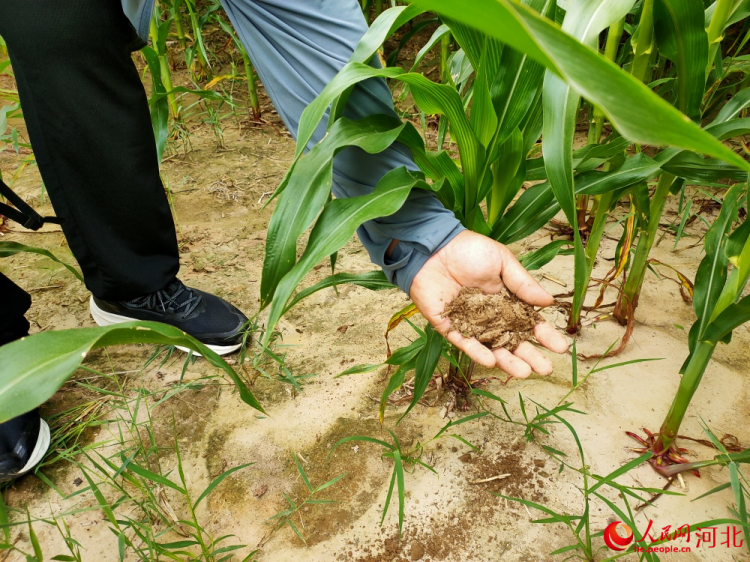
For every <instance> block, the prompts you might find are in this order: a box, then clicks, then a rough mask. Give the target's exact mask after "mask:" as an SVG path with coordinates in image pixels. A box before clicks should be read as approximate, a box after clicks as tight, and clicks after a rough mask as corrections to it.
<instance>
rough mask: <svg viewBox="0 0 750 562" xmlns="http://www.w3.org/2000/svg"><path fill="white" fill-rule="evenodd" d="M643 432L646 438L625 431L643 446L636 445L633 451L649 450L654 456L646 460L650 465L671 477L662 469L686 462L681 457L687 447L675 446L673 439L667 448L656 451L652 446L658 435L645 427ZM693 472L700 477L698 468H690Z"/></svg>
mask: <svg viewBox="0 0 750 562" xmlns="http://www.w3.org/2000/svg"><path fill="white" fill-rule="evenodd" d="M643 432H644V433H645V434H646V438H645V439H644V438H642V437H641V436H640V435H638V434H637V433H633V432H632V431H626V432H625V433H626V434H627V436H628V437H631V438H633V439H635V440H636V441H638V443H640V444H641V445H643V447H636V448H635V449H634V451H635V452H636V453H639V454H643V453H646V452H648V451H651V452H652V453H653V454H654V456H653V457H651V458H650V459H649V461H648V463H649V464H650V465H651V467H652V468H653V469H654V470H655V471H656V472H658V473H659V474H661V475H662V476H664V477H665V478H671V475H669V474H666V473H665V472H664V471H663V470H662V469H663V468H664V467H666V466H671V465H675V464H687V463H689V462H690V461H689V460H688V459H686V458H685V457H683V456H682V455H683V454H686V453H690V451H689V450H688V449H683V448H682V447H678V446H677V442H676V441H674V442H673V443H672V445H671V446H670V447H669V449H668V450H666V451H662V452H657V451H655V450H654V447H655V446H656V442H657V440H658V439H659V435H657V434H654V433H651V432H650V431H649V430H648V429H646V428H645V427H644V428H643ZM691 472H692V473H693V474H695V475H696V476H697V477H698V478H700V477H701V474H700V472H698V470H697V469H696V470H692V471H691Z"/></svg>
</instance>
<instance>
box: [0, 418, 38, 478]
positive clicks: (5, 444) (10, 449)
mask: <svg viewBox="0 0 750 562" xmlns="http://www.w3.org/2000/svg"><path fill="white" fill-rule="evenodd" d="M49 443H50V437H49V426H48V425H47V422H45V421H44V420H43V419H42V418H40V417H39V412H37V411H36V410H34V411H31V412H29V413H27V414H24V415H22V416H18V417H17V418H13V419H12V420H9V421H7V422H5V423H1V424H0V482H7V481H9V480H13V479H15V478H18V477H19V476H22V475H23V474H26V473H27V472H29V471H31V470H32V469H33V468H34V467H35V466H36V465H38V464H39V463H40V462H41V461H42V459H43V458H44V455H45V453H46V452H47V449H49Z"/></svg>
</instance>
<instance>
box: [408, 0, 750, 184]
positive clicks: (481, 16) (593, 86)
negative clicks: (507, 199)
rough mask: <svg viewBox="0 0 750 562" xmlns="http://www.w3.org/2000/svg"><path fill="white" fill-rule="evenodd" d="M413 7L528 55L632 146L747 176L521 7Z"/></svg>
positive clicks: (694, 129) (705, 139)
mask: <svg viewBox="0 0 750 562" xmlns="http://www.w3.org/2000/svg"><path fill="white" fill-rule="evenodd" d="M415 4H416V5H418V6H420V7H425V8H428V9H430V10H433V11H435V12H437V13H438V14H440V15H445V16H449V17H451V18H453V19H455V20H456V21H460V22H463V23H465V24H467V25H471V26H474V27H476V28H477V29H479V30H481V31H483V32H484V33H486V34H488V35H490V36H492V37H495V38H497V39H499V40H500V41H502V42H504V43H505V44H506V45H510V46H511V47H513V48H515V49H517V50H519V51H521V52H524V53H526V54H527V55H529V56H530V57H531V58H532V59H534V60H536V61H537V62H539V63H541V64H543V65H544V66H545V67H546V68H547V69H548V70H550V71H551V72H553V73H555V74H556V75H558V76H560V77H562V78H563V79H564V80H565V81H566V82H567V83H568V84H570V86H571V87H572V88H573V89H574V90H575V91H576V92H577V93H578V94H580V95H581V96H583V97H584V98H586V99H587V100H589V101H590V102H592V103H593V104H594V105H596V106H598V107H600V108H601V109H602V110H603V111H604V113H605V114H606V115H607V117H608V118H609V120H610V122H611V123H612V124H613V126H614V127H615V128H616V129H617V130H618V131H619V132H620V133H621V134H622V135H623V136H624V137H626V138H628V139H629V140H631V141H633V142H640V143H645V144H652V145H667V146H677V147H681V148H685V149H688V150H693V151H696V152H701V153H705V154H710V155H711V156H714V157H716V158H720V159H722V160H725V161H726V162H729V163H732V164H735V165H736V166H738V167H741V168H743V169H746V170H750V164H749V163H747V162H745V161H744V160H743V159H742V158H741V157H739V156H738V155H736V154H735V153H734V152H733V151H731V150H730V149H729V148H727V147H725V146H724V145H722V144H721V143H720V142H718V141H716V139H714V138H713V137H711V135H709V134H708V133H706V132H705V131H703V130H701V129H700V127H698V126H697V125H695V124H694V123H692V122H689V120H688V119H686V118H685V115H684V114H682V113H681V112H680V111H678V110H677V109H675V108H674V107H672V106H671V105H669V104H668V103H667V102H666V101H664V100H663V99H661V98H660V97H659V96H657V95H656V94H654V93H653V92H652V91H651V90H649V89H648V87H647V86H645V85H644V84H642V83H640V82H639V81H638V80H636V79H634V78H633V77H632V76H630V75H629V74H627V73H625V72H623V71H622V70H621V69H619V68H618V67H617V66H616V65H615V64H614V63H612V62H610V61H608V60H607V59H605V58H604V57H602V56H601V55H599V54H598V53H596V52H595V51H593V50H592V49H590V48H588V47H586V46H584V45H582V44H581V43H579V42H578V41H577V40H576V39H574V38H573V37H571V36H570V35H568V34H567V33H565V32H563V31H561V30H560V29H559V28H557V27H556V26H555V25H554V24H553V23H551V22H550V21H548V20H547V19H545V18H543V17H542V16H540V15H539V14H537V13H536V12H535V11H534V10H532V9H531V8H528V7H527V6H525V5H523V4H517V3H515V2H512V1H511V0H472V2H468V3H467V2H461V3H456V2H453V1H452V0H418V1H417V2H415Z"/></svg>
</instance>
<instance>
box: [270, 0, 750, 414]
mask: <svg viewBox="0 0 750 562" xmlns="http://www.w3.org/2000/svg"><path fill="white" fill-rule="evenodd" d="M632 6H633V2H632V1H625V0H582V1H581V2H574V3H572V4H571V5H570V6H569V12H568V14H567V15H566V14H563V13H562V11H561V10H560V9H559V8H558V7H557V6H556V5H555V2H554V1H552V0H527V1H526V2H522V3H515V2H510V1H507V0H501V1H497V2H496V1H493V0H479V1H477V2H472V3H471V4H470V5H466V6H464V5H462V6H458V5H457V4H456V3H454V2H450V1H448V0H430V1H427V0H425V1H420V2H415V3H413V4H411V5H410V6H409V7H407V8H404V7H396V8H393V9H390V10H387V11H386V12H384V13H383V15H382V16H381V17H380V18H378V20H376V21H375V22H374V23H373V25H372V26H371V28H370V30H369V31H368V33H367V34H366V35H365V37H364V38H363V39H362V41H361V42H360V44H359V46H358V47H357V49H356V50H355V52H354V54H353V55H352V57H351V59H350V61H349V63H348V64H347V65H346V66H345V67H344V68H343V69H342V70H341V72H340V73H339V74H338V76H336V77H335V78H334V79H333V81H332V82H331V83H330V84H329V85H328V86H327V87H326V88H325V89H324V90H323V92H322V93H321V94H320V95H319V97H318V98H317V99H316V100H314V101H313V102H312V103H311V104H310V105H309V107H308V108H307V109H306V110H305V112H304V113H303V115H302V119H301V122H300V128H299V134H298V138H297V150H296V154H295V161H294V163H293V164H292V166H291V168H290V170H289V172H288V173H287V175H286V177H285V178H284V180H283V182H282V184H281V185H280V186H279V188H278V189H277V191H276V195H277V197H278V201H277V206H276V209H275V210H274V214H273V217H272V219H271V223H270V226H269V234H268V238H267V245H266V259H265V262H264V268H263V278H262V282H261V305H262V306H263V307H265V306H270V312H269V320H268V326H269V329H273V327H274V326H275V325H276V323H277V322H278V320H279V318H280V317H281V315H282V314H283V313H284V312H285V310H287V309H288V305H289V303H290V301H291V299H292V294H293V292H294V290H295V289H296V288H297V286H298V285H299V284H300V282H301V281H302V279H303V278H304V276H305V275H306V274H307V273H308V272H309V271H310V270H311V269H312V268H313V267H314V266H315V265H316V264H317V263H318V262H320V261H321V260H323V259H325V258H327V257H328V256H330V255H332V254H334V253H335V252H336V251H337V250H339V249H340V248H341V247H342V246H343V245H344V244H345V243H346V242H347V241H348V240H349V238H350V237H351V236H352V235H353V234H354V231H355V229H356V228H357V227H358V226H359V225H360V224H361V223H362V222H364V221H366V220H369V219H372V218H376V217H378V216H384V215H388V214H391V213H393V212H394V211H395V210H396V209H398V208H399V207H400V206H401V204H402V203H403V201H404V200H405V197H406V195H407V193H408V192H409V190H410V189H413V188H417V189H432V190H433V191H435V192H436V193H437V196H438V197H439V198H440V200H441V201H442V202H443V204H444V205H445V206H446V207H447V208H449V209H451V210H452V211H453V212H454V213H455V214H456V216H457V217H458V218H459V219H460V220H461V222H462V223H463V224H464V226H466V227H467V228H468V229H470V230H474V231H476V232H479V233H482V234H485V235H487V236H490V237H492V238H494V239H495V240H498V241H499V242H502V243H510V242H514V241H517V240H521V239H523V238H525V237H526V236H528V235H530V234H532V233H533V232H535V231H536V230H538V229H539V228H541V227H543V226H544V225H545V224H546V223H547V222H548V221H549V220H550V219H551V218H552V217H553V216H554V215H555V214H556V213H557V212H558V211H559V210H560V209H562V210H563V211H564V213H565V215H566V217H567V219H568V221H569V222H570V224H571V226H572V227H573V228H572V231H573V235H574V250H575V266H576V267H575V275H576V291H575V296H574V305H573V306H574V308H575V307H577V306H578V307H580V304H581V303H582V299H583V296H584V294H585V290H586V286H587V284H588V280H587V278H588V276H589V275H590V269H591V264H592V262H593V256H594V255H595V252H591V251H589V252H588V255H587V251H586V248H585V246H584V244H583V240H582V238H581V235H580V232H579V225H578V222H577V221H578V216H577V208H576V196H577V195H593V196H598V195H603V194H609V193H611V192H614V195H613V196H612V200H613V201H616V200H617V199H619V194H622V193H624V191H625V190H626V189H628V188H631V187H632V186H637V185H639V184H643V183H644V182H645V181H647V180H648V179H650V178H651V177H653V176H655V175H657V174H658V173H659V172H660V170H661V168H662V166H664V165H666V164H667V163H672V162H673V161H674V159H676V158H678V157H681V158H685V159H688V160H689V159H690V158H693V159H695V158H699V157H698V156H696V155H695V154H694V152H698V153H704V154H708V155H711V156H714V157H716V158H718V159H721V160H723V161H726V162H727V163H729V164H731V165H732V166H735V167H736V169H744V170H748V169H750V164H748V163H747V162H745V161H744V160H743V159H742V158H740V157H739V156H737V155H736V154H735V153H734V152H733V151H732V150H730V149H729V148H727V147H726V146H724V145H723V144H722V143H721V142H720V141H719V140H718V139H717V138H716V136H718V137H719V138H722V137H723V138H726V137H724V134H725V133H726V130H725V129H723V128H722V127H720V129H721V133H722V134H717V135H716V136H714V135H712V134H711V131H707V130H704V129H701V128H700V127H699V126H698V125H696V124H695V123H693V122H691V121H690V120H689V119H686V118H685V115H684V114H683V113H681V112H680V111H679V110H678V109H677V108H676V107H674V106H673V105H672V104H670V103H668V102H667V101H665V100H664V99H662V98H661V97H659V96H658V95H657V94H655V93H654V92H653V91H651V90H650V89H649V88H647V87H646V86H645V85H644V84H643V83H642V81H641V80H639V79H637V78H636V77H634V76H633V75H632V74H631V73H627V72H625V71H623V70H622V69H620V68H618V67H617V66H616V65H615V64H613V63H612V62H611V60H609V59H608V58H607V57H604V56H602V55H601V54H599V53H598V52H596V51H595V50H593V49H591V47H590V45H591V44H592V42H594V41H595V40H596V38H597V37H598V35H599V33H600V32H601V31H603V30H604V29H606V28H607V27H609V26H612V25H615V24H617V22H620V21H622V19H623V18H624V17H625V16H626V14H627V13H628V11H629V10H630V9H631V8H632ZM426 9H432V10H433V11H435V12H437V13H438V15H439V16H440V17H441V19H442V20H443V21H444V22H445V24H446V25H447V26H448V28H449V30H450V32H451V34H452V35H453V37H454V38H455V40H456V41H457V43H458V45H459V46H460V47H461V49H462V52H463V55H462V56H463V57H465V59H466V60H467V61H468V63H467V64H468V65H469V66H470V67H471V69H472V72H473V81H472V83H471V86H470V88H471V92H470V99H468V97H467V96H469V92H468V91H466V93H465V94H464V97H463V98H462V93H463V92H464V90H463V87H462V86H457V85H456V82H461V81H460V80H458V81H454V84H438V83H435V82H432V81H430V80H428V79H427V78H426V77H425V76H423V75H421V74H418V73H415V72H406V71H404V70H403V69H401V68H374V67H372V66H370V65H368V64H367V62H368V61H369V60H370V59H371V58H372V57H373V55H374V54H375V53H376V51H377V49H378V48H379V47H380V46H381V45H382V44H383V42H384V41H385V39H386V38H387V37H389V36H390V35H391V34H392V33H393V32H394V31H395V30H396V29H398V28H399V27H400V26H402V25H403V24H404V23H406V22H407V21H410V20H411V19H413V18H414V17H416V16H417V15H419V14H421V13H422V12H423V11H424V10H426ZM560 17H562V18H564V21H563V28H562V29H560V28H559V27H558V26H557V25H556V23H555V22H554V21H553V20H554V19H556V18H560ZM545 71H546V75H545ZM376 76H377V77H385V78H390V79H392V80H394V81H397V82H400V83H402V84H404V85H406V86H407V87H408V88H409V90H410V92H411V94H412V96H413V98H414V100H415V102H416V104H417V105H418V106H419V108H420V109H421V110H422V111H423V112H424V113H426V114H439V115H441V116H443V117H444V118H445V120H446V122H447V123H448V128H449V131H450V135H451V139H452V140H453V141H454V142H455V143H456V144H457V147H458V152H459V162H456V161H454V160H453V158H452V157H451V156H450V154H449V153H448V152H447V151H445V150H443V149H442V147H441V146H439V147H438V150H436V151H432V150H429V149H428V147H426V146H425V142H424V140H423V139H422V137H421V136H420V135H419V133H418V132H417V130H416V129H415V128H414V127H413V126H412V125H411V124H410V123H406V124H404V123H401V122H400V121H398V120H394V119H393V118H390V117H385V116H371V117H368V118H365V119H362V120H361V121H358V122H353V121H350V120H348V119H346V118H344V117H341V109H342V105H343V103H344V101H343V100H346V98H347V92H348V91H349V90H350V89H351V88H352V87H353V85H354V84H356V83H358V82H359V81H362V80H365V79H367V78H371V77H376ZM581 98H585V99H587V100H588V101H589V102H590V103H592V104H593V105H594V106H595V107H597V108H599V110H600V111H601V112H602V114H603V115H606V116H607V117H608V119H609V121H610V123H612V126H613V127H614V128H615V130H616V131H617V134H613V135H611V136H610V138H609V139H607V141H606V142H605V143H603V144H601V145H591V146H586V147H584V148H583V149H580V150H576V151H574V150H573V133H574V130H575V124H576V118H577V114H578V107H579V102H580V99H581ZM329 107H331V112H330V118H329V133H328V135H327V136H326V137H325V138H324V139H323V140H322V141H320V142H319V143H318V144H317V145H316V146H315V147H314V148H313V149H312V150H310V152H309V154H307V155H306V156H305V158H300V156H301V155H302V152H303V150H304V148H305V147H306V146H307V143H308V142H309V141H310V139H311V137H312V134H313V131H314V130H315V128H316V127H317V125H318V123H319V122H320V120H321V119H322V118H323V117H324V116H325V114H326V111H327V110H328V108H329ZM542 132H544V143H543V153H544V158H543V160H542V159H537V160H531V161H527V159H526V157H527V155H528V154H529V152H530V150H531V149H532V147H533V146H534V144H535V143H536V142H537V141H538V139H539V136H540V134H542ZM713 132H714V133H716V132H717V131H713ZM395 141H398V142H401V143H403V144H405V145H406V146H408V147H409V148H410V149H411V152H412V154H413V155H414V159H415V161H416V163H417V164H418V165H419V167H420V168H421V170H422V172H423V175H420V174H415V173H411V172H408V171H406V170H404V169H400V170H394V171H392V172H390V173H389V174H387V175H386V176H385V177H383V178H382V180H381V181H380V183H379V184H378V185H377V186H376V188H375V191H374V192H373V193H372V194H371V195H367V196H363V197H357V198H353V199H347V200H332V201H331V200H330V197H329V194H330V174H331V166H332V159H333V156H334V155H335V153H336V152H337V151H338V150H339V149H340V148H342V147H343V146H349V145H356V146H359V147H360V148H362V149H364V150H366V151H368V152H378V151H381V150H384V149H385V148H386V147H387V146H390V144H391V143H393V142H395ZM634 141H635V142H640V143H644V144H651V145H656V146H671V147H672V148H670V149H668V150H666V151H664V152H662V153H661V158H660V159H658V160H657V159H655V158H650V157H649V156H647V155H646V154H644V153H638V154H636V155H635V156H633V157H630V158H627V159H626V158H625V157H624V151H625V149H627V147H628V146H629V145H630V144H631V143H632V142H634ZM712 162H713V161H712ZM605 164H608V165H609V166H608V167H609V168H610V169H609V170H606V171H598V170H597V169H596V168H598V167H600V166H602V165H605ZM722 165H723V166H725V167H727V166H726V165H724V164H722ZM576 174H577V175H576ZM533 177H536V178H540V177H541V178H545V177H546V178H548V179H547V181H546V182H544V183H543V184H539V185H535V186H533V187H531V188H529V189H527V190H526V191H525V192H524V193H523V194H522V195H521V196H520V197H518V199H517V200H516V201H515V202H514V198H515V197H516V195H517V194H518V192H519V191H520V188H521V186H522V184H523V181H524V180H526V179H529V178H533ZM311 178H313V179H312V181H311ZM485 205H486V214H485ZM604 207H605V205H604V204H602V208H604ZM316 219H317V220H316ZM313 223H314V226H313V229H312V232H311V234H310V237H309V240H308V242H307V244H306V247H305V250H304V252H303V253H302V256H301V257H300V258H299V260H298V259H297V256H296V252H297V242H298V240H299V238H300V237H301V235H302V233H303V232H304V231H305V230H306V229H308V228H309V227H310V226H312V225H313ZM563 245H564V244H562V243H560V242H559V241H558V242H555V243H552V244H550V245H548V246H545V247H544V248H542V249H541V250H539V251H538V252H537V254H536V255H535V256H534V259H533V260H531V262H532V263H533V265H534V266H536V267H538V266H541V265H543V264H544V263H546V261H549V260H550V259H552V258H553V257H554V256H555V255H556V254H557V253H558V252H559V251H560V249H561V248H562V246H563ZM305 293H306V294H309V293H310V291H309V290H306V291H305ZM293 302H297V301H296V300H295V301H293ZM423 333H424V337H420V340H418V341H420V342H421V344H417V343H415V344H413V346H410V347H409V348H408V349H410V351H409V353H410V355H409V357H408V358H406V359H407V361H405V363H403V365H402V367H403V368H400V369H399V370H398V371H396V374H394V377H396V378H395V379H392V380H391V383H389V387H388V388H391V389H395V388H398V386H399V381H402V380H403V378H402V377H403V376H404V374H405V373H406V372H408V371H409V370H411V369H415V370H416V380H415V393H414V399H415V401H417V400H418V399H419V398H420V397H421V392H423V391H424V389H425V388H426V387H427V383H428V382H429V379H430V378H431V376H432V372H433V371H434V369H435V366H436V365H437V362H438V360H439V357H440V355H441V353H443V345H444V343H443V339H442V337H441V336H440V335H439V334H438V333H437V332H435V331H434V330H433V329H432V328H431V327H429V326H428V327H427V329H426V330H424V332H423ZM420 345H421V347H420ZM447 355H448V356H453V357H455V358H456V361H455V363H456V364H457V366H458V370H459V371H461V372H464V373H465V372H468V371H469V369H470V366H471V365H470V362H469V361H467V359H468V358H465V357H462V356H461V354H457V353H450V352H449V353H447ZM404 365H405V366H406V367H404ZM403 369H406V370H403Z"/></svg>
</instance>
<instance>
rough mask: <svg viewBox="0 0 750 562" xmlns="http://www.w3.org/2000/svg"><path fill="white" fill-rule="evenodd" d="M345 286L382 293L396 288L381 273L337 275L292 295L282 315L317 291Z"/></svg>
mask: <svg viewBox="0 0 750 562" xmlns="http://www.w3.org/2000/svg"><path fill="white" fill-rule="evenodd" d="M345 284H349V285H357V286H359V287H364V288H365V289H370V290H371V291H383V290H386V289H395V288H396V286H395V285H392V284H391V283H389V282H388V279H386V277H385V274H384V273H383V272H382V271H368V272H367V273H356V274H355V273H337V274H336V275H330V276H328V277H326V278H325V279H322V280H321V281H318V282H317V283H316V284H315V285H313V286H311V287H308V288H307V289H304V290H302V291H300V292H299V293H297V294H296V295H294V298H293V299H292V300H291V301H289V304H288V305H287V306H286V308H285V309H284V312H283V314H286V313H287V312H289V309H291V308H292V307H293V306H294V305H295V304H297V303H298V302H299V301H301V300H302V299H305V298H307V297H309V296H310V295H312V294H313V293H317V292H318V291H320V290H322V289H327V288H328V287H335V286H336V285H345Z"/></svg>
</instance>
